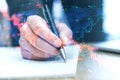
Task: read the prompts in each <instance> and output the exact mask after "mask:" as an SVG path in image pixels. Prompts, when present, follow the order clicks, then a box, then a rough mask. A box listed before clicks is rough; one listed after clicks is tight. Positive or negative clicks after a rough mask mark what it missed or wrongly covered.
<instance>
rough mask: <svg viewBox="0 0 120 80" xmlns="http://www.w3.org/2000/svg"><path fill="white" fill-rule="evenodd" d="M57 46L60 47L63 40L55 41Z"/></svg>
mask: <svg viewBox="0 0 120 80" xmlns="http://www.w3.org/2000/svg"><path fill="white" fill-rule="evenodd" d="M53 44H54V45H55V46H56V47H60V46H61V44H62V42H61V41H60V40H55V41H54V43H53Z"/></svg>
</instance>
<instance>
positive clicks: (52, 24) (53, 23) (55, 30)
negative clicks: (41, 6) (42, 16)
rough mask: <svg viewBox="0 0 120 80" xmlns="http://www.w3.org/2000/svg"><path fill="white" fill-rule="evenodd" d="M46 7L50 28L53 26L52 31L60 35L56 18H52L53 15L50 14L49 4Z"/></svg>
mask: <svg viewBox="0 0 120 80" xmlns="http://www.w3.org/2000/svg"><path fill="white" fill-rule="evenodd" d="M45 9H46V13H47V21H48V24H49V25H50V28H51V30H52V32H53V33H54V34H55V35H56V36H58V37H60V36H59V32H58V29H57V27H56V24H55V22H54V20H53V18H52V15H51V14H50V10H49V8H48V6H47V5H45Z"/></svg>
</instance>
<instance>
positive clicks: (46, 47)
mask: <svg viewBox="0 0 120 80" xmlns="http://www.w3.org/2000/svg"><path fill="white" fill-rule="evenodd" d="M20 33H21V36H24V38H25V39H26V40H27V41H28V42H29V44H31V45H32V46H34V47H35V48H37V49H39V50H40V51H42V52H44V53H49V54H52V55H57V54H58V53H57V52H58V50H57V49H56V48H55V47H53V46H51V45H50V44H49V43H47V42H46V41H44V40H42V39H40V38H39V37H38V36H37V35H35V34H34V33H33V32H32V31H31V29H30V28H29V27H28V25H27V24H24V26H23V27H22V28H21V29H20Z"/></svg>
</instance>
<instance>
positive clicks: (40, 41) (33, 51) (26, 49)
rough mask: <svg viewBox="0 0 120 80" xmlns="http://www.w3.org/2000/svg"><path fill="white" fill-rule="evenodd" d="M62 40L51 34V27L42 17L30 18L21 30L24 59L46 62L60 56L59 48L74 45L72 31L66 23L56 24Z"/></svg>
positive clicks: (20, 42) (34, 16)
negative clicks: (45, 60)
mask: <svg viewBox="0 0 120 80" xmlns="http://www.w3.org/2000/svg"><path fill="white" fill-rule="evenodd" d="M56 25H57V28H58V31H59V35H60V38H58V37H57V36H56V35H55V34H54V33H52V32H51V30H50V26H49V25H47V23H46V21H45V20H44V19H43V18H41V17H40V16H37V15H33V16H30V17H28V19H27V21H26V23H25V24H24V25H23V26H22V27H21V28H20V40H19V44H20V47H21V54H22V57H23V58H25V59H33V60H41V59H42V60H44V59H46V58H50V57H53V56H56V55H58V49H57V48H59V47H61V46H63V45H69V44H71V43H73V42H74V41H73V39H72V31H71V30H70V29H69V28H68V27H67V25H66V24H64V23H56Z"/></svg>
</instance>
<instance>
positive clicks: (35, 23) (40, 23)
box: [27, 15, 62, 47]
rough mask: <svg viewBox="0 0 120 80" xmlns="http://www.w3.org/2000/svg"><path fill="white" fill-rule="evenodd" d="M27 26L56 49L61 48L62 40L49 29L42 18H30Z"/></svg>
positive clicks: (35, 16)
mask: <svg viewBox="0 0 120 80" xmlns="http://www.w3.org/2000/svg"><path fill="white" fill-rule="evenodd" d="M27 24H28V26H29V27H30V28H31V29H32V31H33V32H34V33H35V34H36V35H38V36H39V37H41V38H43V39H45V40H47V41H48V42H49V43H50V44H52V45H53V46H55V47H60V46H61V44H62V42H61V40H60V39H59V38H58V37H57V36H56V35H54V34H53V33H52V32H51V30H50V29H49V28H48V25H47V23H46V21H45V20H44V19H43V18H41V17H40V16H37V15H34V16H30V17H29V18H28V19H27Z"/></svg>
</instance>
